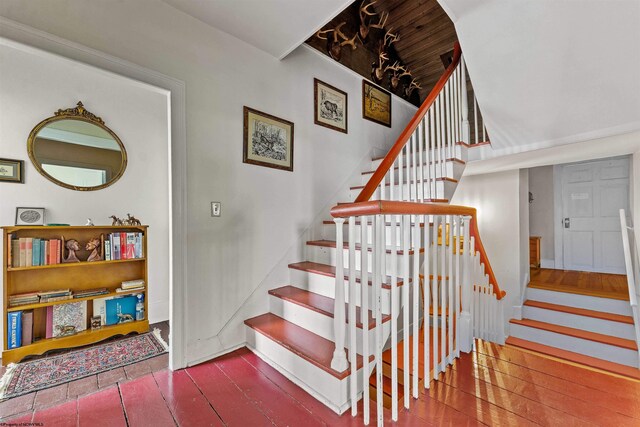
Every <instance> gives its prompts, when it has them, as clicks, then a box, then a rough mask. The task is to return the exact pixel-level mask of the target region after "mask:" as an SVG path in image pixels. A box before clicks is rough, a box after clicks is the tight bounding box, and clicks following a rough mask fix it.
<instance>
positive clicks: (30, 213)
mask: <svg viewBox="0 0 640 427" xmlns="http://www.w3.org/2000/svg"><path fill="white" fill-rule="evenodd" d="M16 225H44V208H16Z"/></svg>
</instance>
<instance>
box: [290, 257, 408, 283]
mask: <svg viewBox="0 0 640 427" xmlns="http://www.w3.org/2000/svg"><path fill="white" fill-rule="evenodd" d="M289 268H293V269H295V270H300V271H307V272H309V273H316V274H321V275H323V276H327V277H336V268H335V267H334V266H332V265H328V264H322V263H319V262H313V261H302V262H294V263H292V264H289ZM345 271H348V269H345ZM344 280H349V276H348V275H345V276H344ZM356 282H358V283H360V278H359V277H356ZM390 282H391V279H390V278H389V276H387V278H386V281H385V283H383V284H382V288H383V289H391V284H390ZM402 283H403V281H402V279H400V278H398V286H402ZM371 285H372V283H371V280H369V286H371Z"/></svg>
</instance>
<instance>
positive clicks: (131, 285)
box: [116, 279, 144, 293]
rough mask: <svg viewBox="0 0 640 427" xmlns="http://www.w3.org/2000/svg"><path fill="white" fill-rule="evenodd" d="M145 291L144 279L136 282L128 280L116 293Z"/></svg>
mask: <svg viewBox="0 0 640 427" xmlns="http://www.w3.org/2000/svg"><path fill="white" fill-rule="evenodd" d="M143 290H144V279H136V280H127V281H125V282H122V284H121V285H120V287H119V288H118V289H116V292H118V293H121V292H131V291H143Z"/></svg>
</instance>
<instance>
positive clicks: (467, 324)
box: [458, 110, 473, 353]
mask: <svg viewBox="0 0 640 427" xmlns="http://www.w3.org/2000/svg"><path fill="white" fill-rule="evenodd" d="M463 111H464V110H463ZM469 221H470V218H469V217H464V219H463V228H464V235H463V237H462V242H463V244H464V251H463V254H462V256H463V257H462V271H463V278H462V289H461V290H460V291H461V294H462V295H461V302H462V312H461V313H460V327H459V331H460V334H459V335H458V337H459V344H458V348H459V349H460V351H462V352H464V353H469V352H470V351H471V344H472V340H473V338H472V335H473V329H472V324H471V299H472V298H473V295H472V294H473V283H472V280H471V277H472V276H471V269H472V268H473V267H472V265H471V260H472V259H471V240H470V239H469Z"/></svg>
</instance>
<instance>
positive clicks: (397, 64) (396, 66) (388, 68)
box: [384, 61, 402, 74]
mask: <svg viewBox="0 0 640 427" xmlns="http://www.w3.org/2000/svg"><path fill="white" fill-rule="evenodd" d="M401 68H402V66H401V65H400V61H396V62H394V64H393V65H387V66H386V67H384V72H385V73H386V72H387V71H393V72H394V74H395V73H396V72H398V70H400V69H401Z"/></svg>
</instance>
